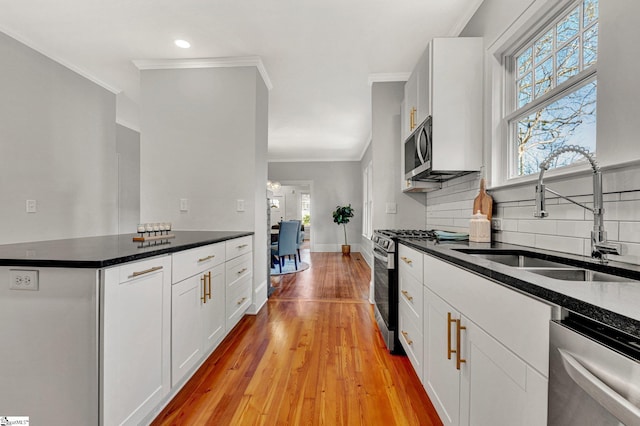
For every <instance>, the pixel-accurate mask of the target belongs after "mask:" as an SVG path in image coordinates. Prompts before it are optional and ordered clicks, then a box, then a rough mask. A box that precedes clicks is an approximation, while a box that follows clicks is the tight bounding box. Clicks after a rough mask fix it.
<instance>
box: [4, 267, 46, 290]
mask: <svg viewBox="0 0 640 426" xmlns="http://www.w3.org/2000/svg"><path fill="white" fill-rule="evenodd" d="M38 288H39V286H38V271H37V270H26V269H9V289H10V290H38Z"/></svg>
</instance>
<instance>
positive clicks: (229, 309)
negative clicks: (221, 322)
mask: <svg viewBox="0 0 640 426" xmlns="http://www.w3.org/2000/svg"><path fill="white" fill-rule="evenodd" d="M251 292H252V286H251V277H250V276H248V277H245V278H244V279H243V280H241V281H240V282H239V283H237V285H236V286H235V287H233V288H231V289H229V288H227V303H226V311H225V312H226V315H227V318H226V327H227V333H228V332H229V331H230V330H231V329H232V328H233V327H234V326H235V325H236V324H237V323H238V321H240V318H242V316H243V315H244V313H245V311H246V310H247V308H249V305H251V302H252V301H251Z"/></svg>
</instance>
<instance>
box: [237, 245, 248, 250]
mask: <svg viewBox="0 0 640 426" xmlns="http://www.w3.org/2000/svg"><path fill="white" fill-rule="evenodd" d="M248 245H249V244H241V245H239V246H238V248H239V249H243V248H245V247H247V246H248Z"/></svg>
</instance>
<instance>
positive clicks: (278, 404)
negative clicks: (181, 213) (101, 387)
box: [153, 250, 442, 426]
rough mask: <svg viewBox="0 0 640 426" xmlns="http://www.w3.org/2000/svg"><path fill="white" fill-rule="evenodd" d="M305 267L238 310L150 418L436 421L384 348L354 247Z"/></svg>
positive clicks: (177, 421)
mask: <svg viewBox="0 0 640 426" xmlns="http://www.w3.org/2000/svg"><path fill="white" fill-rule="evenodd" d="M303 261H306V262H308V263H310V264H311V267H310V269H309V270H307V271H304V272H301V273H298V274H293V275H284V276H281V277H273V278H271V281H272V285H273V286H275V287H277V290H276V291H275V292H274V294H273V295H272V296H271V298H270V299H269V301H268V302H267V305H266V306H264V307H263V309H262V310H261V311H260V312H259V313H258V315H255V316H245V318H243V319H242V320H241V321H240V323H239V324H238V325H237V326H236V328H235V329H234V330H233V331H232V332H231V333H230V334H229V336H228V337H227V338H226V339H225V340H224V341H223V342H222V343H221V344H220V346H219V347H218V348H217V349H216V350H215V352H214V353H213V354H212V355H211V356H210V357H209V359H208V360H207V361H206V362H205V364H204V365H203V366H202V367H201V368H200V370H199V371H198V372H197V373H196V374H195V375H194V376H193V377H192V379H191V380H190V381H189V382H188V383H187V384H186V385H185V387H184V388H183V389H182V390H181V391H180V393H179V394H178V395H177V396H176V397H175V398H174V399H173V401H171V403H170V404H169V405H168V406H167V407H166V408H165V410H164V411H163V412H162V413H160V415H159V416H158V417H157V418H156V419H155V421H154V422H153V425H156V426H157V425H385V426H386V425H441V424H442V423H441V422H440V420H439V419H438V416H437V414H436V413H435V410H434V409H433V406H432V404H431V402H430V401H429V399H428V398H427V395H426V393H425V392H424V389H423V388H422V385H421V384H420V380H419V379H418V378H417V376H416V375H415V374H414V372H413V370H412V368H411V365H410V363H409V361H408V359H407V358H406V357H404V356H394V355H390V354H389V352H388V351H387V350H386V348H385V346H384V342H383V341H382V337H381V336H380V333H379V332H378V329H377V326H376V323H375V320H374V318H373V310H372V307H371V305H370V304H369V302H368V297H369V281H370V274H371V271H370V269H369V267H368V265H367V263H366V262H365V261H364V260H363V259H362V257H361V255H360V254H359V253H352V254H351V256H342V254H341V253H311V254H309V252H308V250H304V251H303Z"/></svg>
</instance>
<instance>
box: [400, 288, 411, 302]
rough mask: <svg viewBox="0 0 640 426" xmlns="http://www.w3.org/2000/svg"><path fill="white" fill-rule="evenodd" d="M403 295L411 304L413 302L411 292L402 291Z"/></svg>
mask: <svg viewBox="0 0 640 426" xmlns="http://www.w3.org/2000/svg"><path fill="white" fill-rule="evenodd" d="M402 295H403V296H404V297H405V298H406V299H407V300H408V301H409V302H411V301H412V300H413V296H411V295H410V294H409V292H408V291H407V290H402Z"/></svg>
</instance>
